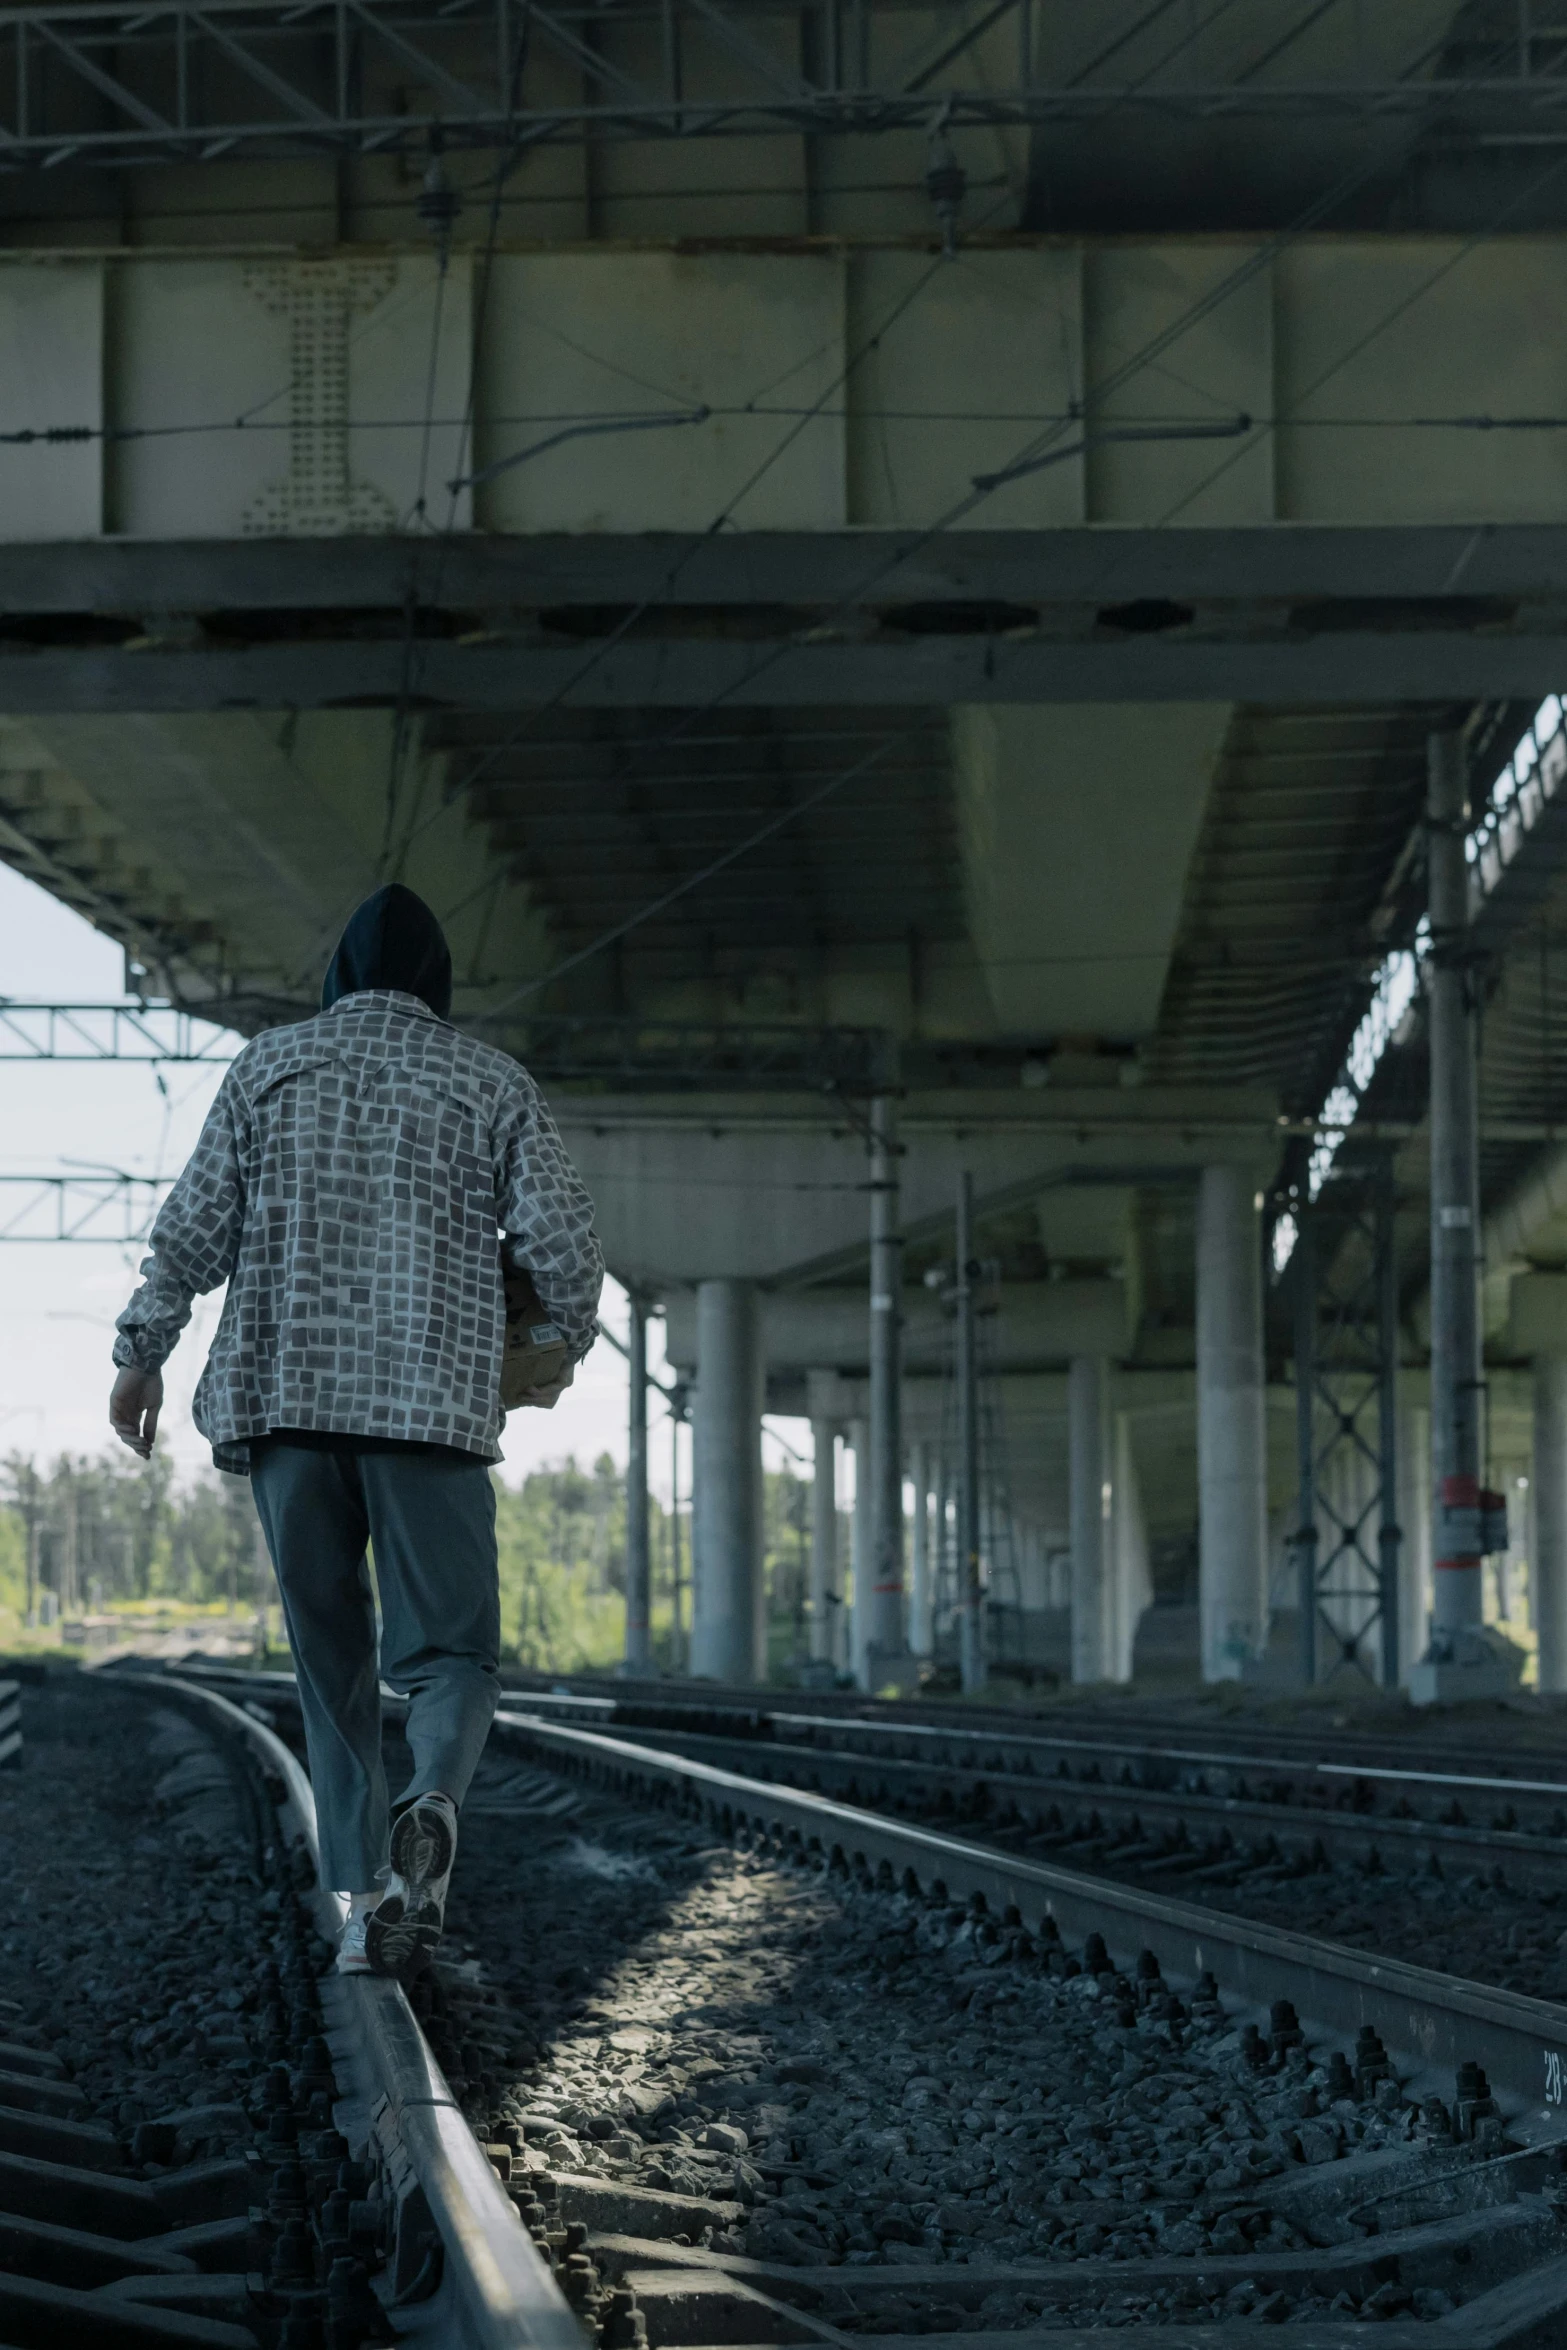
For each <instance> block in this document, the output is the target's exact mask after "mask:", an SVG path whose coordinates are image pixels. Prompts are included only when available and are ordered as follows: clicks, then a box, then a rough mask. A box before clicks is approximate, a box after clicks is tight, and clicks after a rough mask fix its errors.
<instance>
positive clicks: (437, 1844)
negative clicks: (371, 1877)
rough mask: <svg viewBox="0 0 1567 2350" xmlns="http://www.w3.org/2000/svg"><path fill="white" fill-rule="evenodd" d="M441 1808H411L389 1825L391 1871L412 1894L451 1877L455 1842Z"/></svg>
mask: <svg viewBox="0 0 1567 2350" xmlns="http://www.w3.org/2000/svg"><path fill="white" fill-rule="evenodd" d="M445 1813H446V1806H445V1805H444V1804H428V1805H420V1804H417V1803H414V1804H410V1805H409V1807H408V1809H407V1810H406V1811H405V1812H399V1814H398V1816H397V1818H396V1819H395V1820H394V1821H393V1823H392V1855H391V1857H392V1867H393V1869H394V1870H395V1871H396V1873H397V1875H398V1876H400V1877H401V1878H402V1880H403V1883H404V1884H405V1885H407V1886H408V1888H409V1890H410V1891H411V1892H415V1893H418V1892H422V1891H423V1889H424V1887H425V1886H426V1885H430V1884H435V1883H438V1882H439V1881H440V1879H441V1878H442V1877H445V1876H448V1875H449V1874H450V1873H451V1866H452V1862H453V1861H454V1860H455V1859H456V1857H457V1838H456V1835H455V1834H454V1833H453V1830H452V1828H451V1826H450V1824H449V1823H448V1821H447V1819H446V1816H445Z"/></svg>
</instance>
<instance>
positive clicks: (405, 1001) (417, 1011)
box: [317, 987, 451, 1028]
mask: <svg viewBox="0 0 1567 2350" xmlns="http://www.w3.org/2000/svg"><path fill="white" fill-rule="evenodd" d="M356 1004H362V1005H373V1006H374V1007H375V1008H376V1009H377V1010H378V1011H383V1010H392V1011H398V1012H407V1013H409V1014H411V1016H412V1017H413V1018H414V1019H416V1020H429V1021H432V1022H433V1023H434V1025H435V1026H436V1027H437V1028H446V1027H449V1026H450V1025H451V1023H450V1022H449V1021H446V1020H443V1019H441V1017H440V1015H439V1014H438V1013H436V1012H432V1011H431V1009H430V1007H429V1005H428V1004H427V1003H426V1002H425V1000H424V998H423V996H417V995H406V994H405V993H404V991H403V990H402V989H401V988H400V987H358V988H355V990H354V992H353V993H352V995H340V996H339V997H338V999H337V1001H336V1003H335V1004H329V1005H328V1006H327V1008H326V1010H325V1011H324V1012H321V1013H318V1014H317V1017H318V1018H319V1019H322V1020H340V1019H342V1018H343V1017H344V1015H345V1014H346V1015H347V1016H348V1017H349V1018H352V1016H353V1010H354V1006H355V1005H356Z"/></svg>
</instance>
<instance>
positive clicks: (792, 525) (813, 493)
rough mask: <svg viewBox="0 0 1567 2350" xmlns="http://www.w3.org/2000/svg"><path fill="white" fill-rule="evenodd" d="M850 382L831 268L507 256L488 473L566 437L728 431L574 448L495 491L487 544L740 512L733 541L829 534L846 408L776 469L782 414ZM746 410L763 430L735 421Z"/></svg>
mask: <svg viewBox="0 0 1567 2350" xmlns="http://www.w3.org/2000/svg"><path fill="white" fill-rule="evenodd" d="M842 364H843V263H842V260H841V258H840V257H839V256H838V255H836V254H824V253H794V254H761V255H758V254H746V255H740V254H733V253H704V254H681V253H667V252H665V253H660V252H641V253H598V254H585V253H532V254H504V255H502V256H501V257H500V259H499V260H498V261H497V263H496V265H495V275H494V281H493V284H492V288H491V293H490V297H489V302H488V305H487V309H486V332H485V337H484V350H483V353H482V355H481V359H480V373H479V384H478V405H479V416H480V423H479V426H478V429H477V434H476V449H477V456H478V461H479V464H480V467H481V468H482V467H484V466H486V465H491V464H494V463H496V462H498V461H499V460H501V459H503V458H505V457H508V456H511V455H513V454H514V453H515V452H517V451H518V450H520V449H524V448H527V447H529V446H530V445H531V444H533V443H535V442H538V441H541V440H545V439H547V438H548V437H549V436H550V434H552V433H555V432H559V431H561V430H562V429H564V428H568V427H569V425H570V424H571V422H572V421H573V420H590V419H602V418H604V417H606V416H648V415H656V414H661V413H663V412H665V411H669V412H671V413H678V412H680V411H682V410H690V409H693V408H696V407H699V406H704V405H705V406H707V407H709V408H712V409H714V410H716V411H720V413H717V414H715V415H713V416H712V417H711V418H710V419H709V421H708V422H707V423H705V424H702V425H694V426H674V427H672V428H670V429H668V430H664V429H660V430H658V431H653V432H644V431H638V432H627V433H619V434H604V435H598V436H595V437H593V438H591V439H585V440H577V441H567V442H565V443H563V444H562V445H561V446H560V447H558V448H556V449H551V450H549V451H547V452H546V453H544V454H542V455H540V456H537V457H532V458H530V459H529V460H528V461H527V463H525V464H522V465H516V466H513V467H511V468H509V469H508V470H507V471H506V472H505V473H502V474H499V475H497V476H496V477H495V478H494V479H493V480H492V481H491V482H490V483H488V484H487V485H486V486H485V487H484V488H483V490H482V491H481V494H480V506H479V512H480V517H481V519H482V521H483V522H484V524H485V525H486V527H487V528H489V529H491V530H575V531H599V530H704V529H706V528H707V526H708V525H709V524H710V523H711V522H712V521H713V520H714V518H715V516H716V515H717V514H718V513H719V511H720V510H721V509H722V508H723V507H725V506H726V505H727V504H728V503H729V502H730V501H731V500H732V499H735V498H737V497H739V498H740V503H739V505H738V506H737V508H736V511H735V522H736V524H737V526H738V527H739V528H741V529H745V530H781V529H784V528H789V529H795V530H800V529H804V530H811V529H816V530H830V529H833V528H835V527H837V526H838V525H839V524H841V523H842V522H843V520H844V508H843V422H842V416H841V413H838V412H839V411H841V408H842V401H841V400H840V399H838V398H836V397H827V398H825V399H824V400H823V406H824V411H825V412H824V414H823V415H822V416H821V417H820V418H819V419H817V420H814V421H811V422H808V423H806V424H804V426H803V429H801V430H800V431H799V432H798V433H797V434H795V436H794V437H793V439H792V440H791V442H790V445H789V446H788V448H787V449H786V450H784V451H783V452H782V454H778V452H779V450H780V444H781V443H782V442H783V440H784V437H785V434H786V432H787V431H788V427H789V425H790V423H791V422H794V421H797V419H796V417H795V416H794V415H793V414H789V415H785V414H783V413H781V411H782V410H784V409H787V410H789V411H791V412H793V411H798V410H800V409H804V408H809V407H810V406H811V405H812V404H813V402H815V401H817V400H818V399H823V395H825V394H828V393H829V390H830V387H831V385H832V383H833V382H834V380H835V378H836V377H837V376H838V374H839V373H840V371H841V368H842ZM753 402H754V403H756V404H757V406H758V408H759V409H760V410H762V411H763V412H761V413H756V414H742V413H737V411H741V410H745V409H747V408H748V407H749V406H750V404H751V403H753ZM770 459H772V460H773V462H769V460H770ZM761 468H765V470H764V471H762V473H761V478H760V479H759V480H758V481H757V482H756V484H755V486H754V487H753V488H750V489H747V487H746V485H747V484H748V483H749V482H750V480H751V477H752V476H753V474H756V473H757V472H758V470H759V469H761ZM742 491H743V492H745V494H744V496H743V497H742V496H741V492H742Z"/></svg>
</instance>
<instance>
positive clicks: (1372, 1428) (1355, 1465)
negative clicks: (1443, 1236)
mask: <svg viewBox="0 0 1567 2350" xmlns="http://www.w3.org/2000/svg"><path fill="white" fill-rule="evenodd" d="M1393 1208H1394V1191H1393V1162H1392V1155H1391V1153H1390V1152H1388V1151H1385V1150H1382V1151H1378V1152H1376V1153H1375V1154H1373V1155H1372V1156H1370V1157H1369V1158H1368V1159H1367V1160H1364V1161H1361V1162H1360V1163H1359V1164H1358V1165H1355V1166H1347V1167H1345V1168H1343V1169H1342V1170H1341V1169H1340V1168H1338V1167H1335V1168H1334V1170H1333V1172H1332V1174H1331V1175H1330V1176H1329V1177H1328V1179H1327V1181H1326V1182H1325V1183H1324V1184H1323V1186H1322V1189H1321V1191H1320V1192H1319V1194H1318V1196H1317V1198H1316V1199H1315V1200H1314V1201H1313V1202H1312V1204H1311V1205H1310V1206H1309V1207H1303V1208H1302V1210H1301V1211H1300V1222H1299V1234H1298V1238H1297V1240H1296V1245H1295V1252H1294V1258H1293V1261H1292V1263H1291V1267H1290V1275H1291V1280H1292V1283H1293V1286H1294V1306H1295V1409H1296V1437H1297V1442H1298V1445H1299V1455H1300V1523H1299V1526H1298V1528H1297V1530H1296V1532H1295V1534H1294V1536H1293V1538H1292V1539H1293V1545H1294V1550H1295V1565H1296V1573H1297V1577H1298V1592H1299V1608H1300V1656H1301V1674H1302V1679H1303V1680H1304V1682H1305V1684H1306V1686H1307V1687H1308V1688H1310V1687H1311V1686H1312V1685H1313V1684H1314V1683H1315V1682H1316V1681H1317V1679H1318V1678H1319V1673H1320V1658H1321V1655H1322V1652H1323V1650H1324V1648H1331V1650H1332V1651H1333V1652H1335V1653H1334V1655H1333V1662H1332V1664H1331V1665H1330V1666H1329V1667H1328V1673H1329V1674H1331V1673H1332V1672H1334V1671H1337V1670H1338V1669H1339V1668H1340V1667H1341V1666H1344V1665H1352V1666H1355V1667H1357V1668H1358V1669H1359V1670H1361V1671H1362V1672H1369V1670H1370V1668H1369V1666H1368V1665H1367V1662H1366V1656H1365V1648H1366V1644H1367V1643H1368V1642H1369V1641H1372V1640H1374V1639H1375V1638H1376V1636H1377V1634H1378V1633H1380V1636H1381V1637H1380V1646H1381V1679H1382V1684H1383V1686H1384V1688H1388V1689H1396V1688H1397V1686H1398V1674H1399V1645H1398V1644H1399V1622H1398V1558H1399V1545H1400V1542H1401V1540H1402V1536H1401V1533H1400V1530H1399V1525H1398V1500H1397V1495H1398V1454H1397V1443H1398V1438H1397V1427H1398V1420H1397V1408H1396V1380H1397V1369H1398V1294H1397V1282H1396V1269H1395V1263H1394V1255H1393ZM1322 1677H1326V1676H1322Z"/></svg>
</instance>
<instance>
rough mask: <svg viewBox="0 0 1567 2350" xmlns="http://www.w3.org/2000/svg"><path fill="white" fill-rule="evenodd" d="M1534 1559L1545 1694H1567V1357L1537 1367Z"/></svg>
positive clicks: (1540, 1360) (1543, 1359)
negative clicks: (1566, 1692) (1564, 1692)
mask: <svg viewBox="0 0 1567 2350" xmlns="http://www.w3.org/2000/svg"><path fill="white" fill-rule="evenodd" d="M1530 1485H1531V1488H1532V1492H1533V1499H1534V1553H1533V1556H1532V1557H1531V1559H1530V1561H1529V1583H1530V1598H1531V1603H1532V1613H1533V1616H1534V1629H1535V1633H1536V1635H1537V1637H1538V1639H1539V1643H1540V1690H1541V1693H1542V1695H1560V1694H1561V1692H1562V1691H1563V1690H1567V1354H1559V1355H1555V1354H1553V1355H1539V1356H1537V1357H1536V1358H1535V1365H1534V1466H1533V1469H1532V1471H1531V1474H1530Z"/></svg>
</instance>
